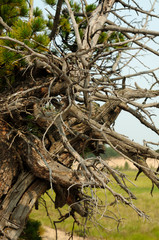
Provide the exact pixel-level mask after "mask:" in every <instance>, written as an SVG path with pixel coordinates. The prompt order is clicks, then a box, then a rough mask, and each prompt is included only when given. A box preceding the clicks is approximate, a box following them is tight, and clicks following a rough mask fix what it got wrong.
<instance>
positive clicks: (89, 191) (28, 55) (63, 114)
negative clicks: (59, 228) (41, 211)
mask: <svg viewBox="0 0 159 240" xmlns="http://www.w3.org/2000/svg"><path fill="white" fill-rule="evenodd" d="M46 3H47V4H50V6H52V9H53V10H52V12H49V11H48V14H49V15H48V19H47V20H45V19H44V18H43V16H42V11H41V10H40V9H39V8H36V9H35V10H34V12H33V17H30V18H29V14H28V13H29V5H28V2H27V1H25V0H16V1H13V0H9V1H8V0H6V1H3V3H2V4H1V6H0V11H1V18H0V24H1V28H0V30H1V35H0V45H1V49H0V60H1V61H0V62H1V63H0V64H1V68H0V129H1V131H0V152H1V154H0V179H1V182H0V235H1V237H2V238H3V239H12V240H13V239H17V238H18V236H19V235H20V233H21V232H22V230H23V228H24V226H25V223H26V220H27V217H28V215H29V213H30V211H31V209H32V208H33V206H34V204H35V203H36V202H37V200H38V198H39V197H40V196H41V195H42V194H43V193H44V192H46V191H47V190H48V189H50V188H52V189H53V190H54V191H55V193H56V199H55V207H56V208H59V207H63V206H64V205H65V204H68V205H69V206H70V213H69V214H68V215H67V216H70V215H71V216H73V217H74V219H75V221H76V217H75V214H76V213H78V214H80V215H81V216H82V217H85V218H88V217H91V215H92V214H93V211H97V210H98V214H101V215H102V216H103V209H105V203H104V204H103V206H102V202H100V201H99V199H98V196H97V194H96V191H95V189H96V188H100V189H103V190H105V192H107V191H108V192H110V193H111V194H112V195H113V197H114V200H115V202H120V201H121V202H122V203H125V205H127V206H129V207H131V208H133V209H134V210H135V211H136V212H137V214H138V215H139V216H144V217H147V215H145V213H144V212H142V210H140V209H138V208H137V207H136V206H135V205H134V203H133V202H132V199H136V197H135V196H134V194H133V193H132V192H131V191H130V190H129V188H128V187H127V185H126V181H125V176H124V174H123V173H121V172H119V171H116V170H115V169H112V168H111V167H110V166H109V164H108V162H107V161H106V160H103V159H102V157H101V155H100V153H101V148H100V147H99V146H101V145H103V144H108V145H109V146H110V147H112V148H113V149H114V150H116V151H117V152H118V153H120V154H121V155H122V156H124V157H125V158H127V159H128V160H129V161H131V162H133V163H134V164H135V166H136V167H137V168H138V169H139V173H140V172H141V171H142V172H143V173H144V174H145V175H146V176H147V177H148V178H149V179H150V180H151V181H152V190H153V186H154V185H156V186H157V188H159V179H158V175H157V172H155V171H154V170H153V169H150V167H149V166H148V164H147V162H146V160H147V158H155V159H159V153H158V152H156V151H154V150H153V149H152V148H151V144H156V145H157V143H151V142H149V141H147V142H145V143H144V145H141V144H138V143H136V142H134V141H132V140H130V139H129V138H128V137H126V136H123V135H122V134H119V133H117V132H116V131H115V130H114V124H115V121H116V119H117V117H118V116H119V115H120V113H121V111H126V112H129V113H130V114H131V115H133V116H134V117H135V118H137V119H138V120H139V121H140V122H141V124H142V125H144V126H146V127H147V128H149V129H150V130H151V131H152V132H155V133H156V134H157V135H159V129H158V128H157V126H156V125H155V122H154V116H153V110H154V109H157V108H158V107H159V104H158V103H157V102H155V98H156V99H157V97H158V96H159V90H158V89H157V86H158V78H157V75H156V71H157V70H158V68H156V69H151V68H149V67H147V66H146V63H144V62H143V61H144V57H143V58H141V56H143V54H150V56H151V55H155V56H158V55H159V53H158V51H157V48H158V44H157V41H155V39H156V38H157V37H158V36H159V32H158V31H154V30H151V29H149V28H148V27H149V25H148V24H149V19H158V18H159V16H158V15H156V14H155V7H156V8H157V7H158V3H157V1H156V0H155V1H154V3H153V4H152V5H151V4H150V2H148V1H147V4H146V3H144V4H145V5H144V6H146V7H145V10H143V8H142V7H140V6H139V5H140V4H138V3H137V2H135V1H124V2H123V1H122V0H118V1H115V0H109V1H107V0H103V1H94V2H93V4H90V5H89V4H87V1H86V0H84V1H82V0H81V1H80V2H79V3H77V2H75V1H69V0H65V1H62V0H58V1H55V0H46ZM31 5H32V4H31ZM147 6H149V9H148V8H147ZM146 8H147V10H146ZM127 13H129V15H130V16H131V17H130V19H129V18H128V17H127ZM134 19H135V20H134ZM141 19H142V21H141ZM129 20H130V21H129ZM136 61H138V62H139V63H140V64H141V65H142V69H141V70H139V71H138V69H136V68H135V67H134V64H136ZM127 72H129V73H127ZM148 83H149V84H148ZM139 85H140V86H139ZM145 86H146V88H145ZM87 148H89V149H91V151H92V152H94V153H95V155H94V156H92V157H88V158H84V153H85V151H86V149H87ZM111 178H112V179H114V182H116V184H117V185H119V186H120V187H121V188H122V189H123V190H124V191H125V194H123V195H122V194H120V192H119V193H118V192H116V190H115V189H113V187H112V186H111V185H110V184H109V182H110V179H111ZM109 214H111V213H110V212H108V213H107V216H108V217H113V216H112V215H109ZM67 216H65V217H67ZM65 217H64V218H65ZM114 218H115V217H114ZM115 220H117V221H120V219H116V218H115Z"/></svg>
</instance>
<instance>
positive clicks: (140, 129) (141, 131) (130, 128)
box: [34, 0, 159, 148]
mask: <svg viewBox="0 0 159 240" xmlns="http://www.w3.org/2000/svg"><path fill="white" fill-rule="evenodd" d="M88 2H91V1H88ZM93 2H94V1H93ZM141 2H142V1H140V3H141ZM148 2H149V1H148V0H146V1H143V4H144V6H145V5H146V4H148ZM158 5H159V4H158ZM36 6H38V7H39V8H41V9H42V10H43V11H44V15H45V14H47V12H46V10H45V7H46V8H47V9H48V10H49V11H51V8H49V7H48V6H46V5H45V4H44V3H43V2H42V1H41V0H34V7H36ZM146 6H148V5H146ZM134 17H135V16H134ZM149 25H150V29H151V30H156V31H159V30H158V26H159V20H158V19H153V22H150V23H149ZM156 50H157V49H156ZM158 59H159V57H156V56H150V55H147V56H146V57H144V61H145V63H147V64H148V65H149V67H150V68H155V67H157V66H158V64H159V60H158ZM134 64H135V63H134ZM137 67H138V69H137V70H138V71H141V70H142V68H141V69H140V65H138V66H137ZM158 74H159V71H158ZM158 74H157V76H158ZM139 80H140V79H139ZM135 81H136V80H135ZM150 81H151V79H150ZM141 85H142V82H141ZM141 85H140V83H139V86H141ZM158 101H159V98H158ZM154 114H155V115H156V116H154V117H153V120H154V122H156V126H157V128H159V110H155V112H154ZM114 128H115V130H116V131H117V132H119V133H121V134H123V135H125V136H128V137H129V138H130V139H131V140H132V139H133V140H134V141H135V142H138V143H140V144H143V140H146V141H152V142H158V143H159V138H158V136H157V134H156V133H154V132H152V131H151V130H149V129H147V128H146V127H145V126H144V125H142V124H141V123H140V122H139V120H137V119H136V118H135V117H133V116H131V115H130V114H129V113H126V112H124V111H123V112H122V113H121V114H120V116H119V117H118V118H117V120H116V124H115V127H114ZM152 147H154V146H152ZM154 148H159V146H158V147H154Z"/></svg>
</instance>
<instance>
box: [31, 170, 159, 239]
mask: <svg viewBox="0 0 159 240" xmlns="http://www.w3.org/2000/svg"><path fill="white" fill-rule="evenodd" d="M124 174H126V175H128V176H129V179H130V180H131V181H134V178H135V175H136V171H132V170H131V171H130V170H128V171H126V170H124ZM111 184H115V183H114V182H112V183H111ZM127 184H128V186H130V190H131V191H132V192H133V193H134V194H135V195H136V197H137V200H134V203H135V204H136V205H137V207H138V208H140V209H141V210H142V211H144V212H145V213H146V214H147V215H149V216H150V219H149V220H145V219H143V218H140V217H138V216H137V214H136V213H135V212H134V211H133V210H132V209H131V208H130V207H128V206H125V205H122V204H121V203H118V204H117V205H112V206H108V207H107V210H108V211H112V212H115V213H116V215H117V217H118V218H120V219H121V223H120V224H119V228H118V229H117V222H115V221H114V220H111V219H109V218H102V219H99V216H98V215H94V218H93V219H92V220H93V221H95V220H97V219H98V222H99V223H100V226H99V225H98V226H95V222H93V221H90V222H89V224H88V229H87V230H86V233H87V236H88V237H90V238H91V239H93V238H95V239H108V240H119V239H120V240H125V239H127V240H139V239H140V240H148V239H151V240H158V239H159V223H158V216H159V201H158V198H159V193H158V191H157V188H155V189H154V192H153V197H152V196H151V194H150V190H151V187H152V185H151V182H150V180H149V179H147V178H146V177H145V176H144V175H143V174H141V176H140V177H139V178H138V181H137V182H135V184H136V186H134V185H132V184H131V183H129V182H127ZM116 190H118V191H120V189H119V187H118V186H117V188H116ZM50 194H51V193H50ZM97 194H98V196H99V197H100V198H101V199H102V200H103V201H106V202H108V203H110V202H112V201H113V198H112V196H111V195H110V193H109V192H106V196H105V193H103V192H102V191H101V190H97ZM54 197H55V196H54V194H53V198H54ZM44 200H45V201H46V204H47V207H48V208H49V212H50V217H51V219H52V220H53V221H56V220H58V217H59V213H58V211H57V210H56V209H54V206H53V204H52V202H51V201H50V199H49V197H48V196H47V195H46V194H45V195H44ZM41 203H42V204H40V207H39V211H36V210H33V211H32V213H31V215H30V217H31V218H33V219H38V220H40V221H41V223H42V225H46V226H50V227H51V224H50V221H49V218H48V217H47V214H46V212H45V207H44V201H42V202H41ZM68 210H69V207H68V206H65V209H64V210H63V209H62V210H61V211H62V214H65V213H66V212H67V211H68ZM105 214H106V213H105ZM78 220H79V221H82V220H81V219H80V217H79V216H78ZM72 223H73V218H72V217H70V218H69V219H66V220H65V222H63V223H58V224H57V227H58V228H59V229H62V230H63V231H66V232H69V231H71V229H72ZM82 224H83V226H84V222H82ZM83 226H77V225H75V229H74V232H75V234H77V235H80V236H82V233H83V230H84V228H83ZM102 226H103V227H102ZM104 227H105V229H106V230H105V229H104Z"/></svg>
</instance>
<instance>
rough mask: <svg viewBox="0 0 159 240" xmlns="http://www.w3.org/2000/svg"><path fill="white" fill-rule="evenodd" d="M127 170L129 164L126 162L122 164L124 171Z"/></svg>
mask: <svg viewBox="0 0 159 240" xmlns="http://www.w3.org/2000/svg"><path fill="white" fill-rule="evenodd" d="M128 169H129V163H128V162H125V164H124V170H128Z"/></svg>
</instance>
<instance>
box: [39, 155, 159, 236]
mask: <svg viewBox="0 0 159 240" xmlns="http://www.w3.org/2000/svg"><path fill="white" fill-rule="evenodd" d="M126 162H127V163H128V166H129V168H131V169H136V167H135V166H134V164H133V163H131V162H130V161H128V160H126V159H124V158H122V157H121V158H112V159H110V160H109V165H110V166H111V167H123V168H124V166H125V163H126ZM147 164H148V165H149V167H151V168H155V169H157V167H158V163H157V160H155V159H147ZM44 229H45V232H44V234H43V236H42V239H43V240H55V239H56V235H55V230H54V229H52V228H49V227H46V226H45V227H44ZM67 239H69V235H68V234H67V233H65V232H63V231H60V230H58V240H67ZM73 239H74V240H82V239H83V238H82V237H78V236H73ZM85 240H88V238H87V239H86V238H85Z"/></svg>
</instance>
